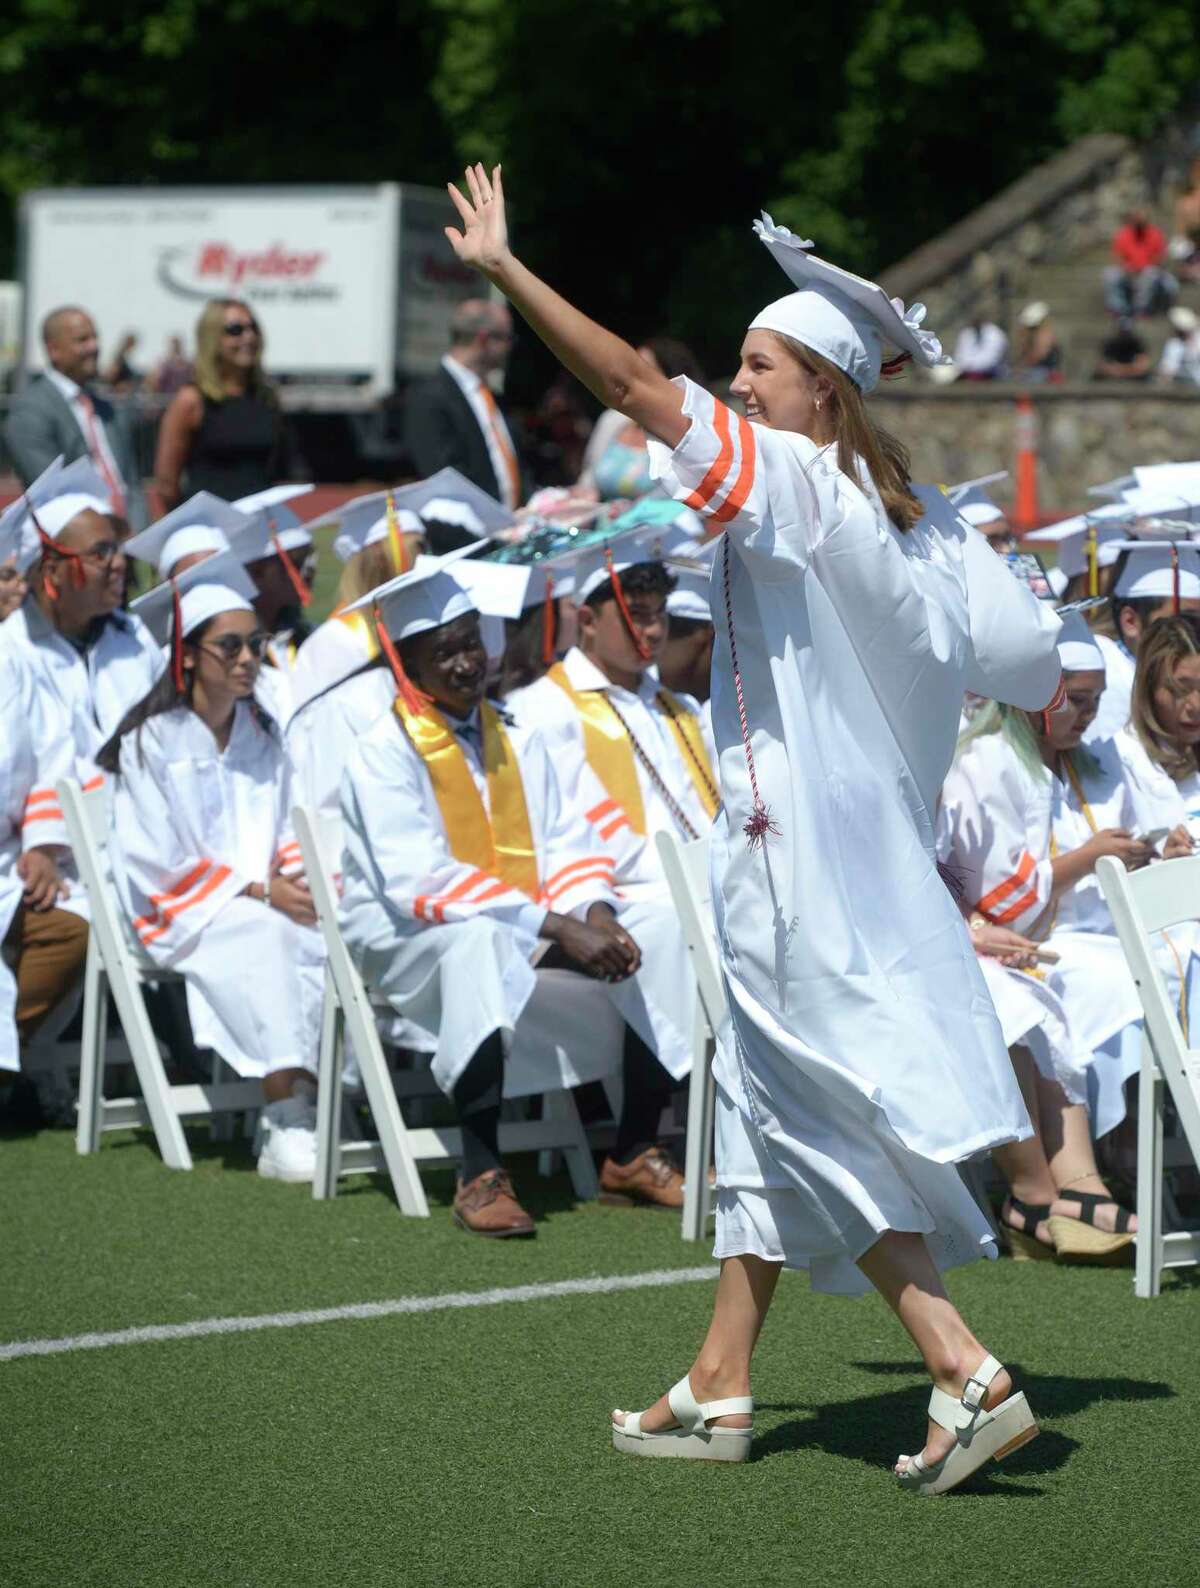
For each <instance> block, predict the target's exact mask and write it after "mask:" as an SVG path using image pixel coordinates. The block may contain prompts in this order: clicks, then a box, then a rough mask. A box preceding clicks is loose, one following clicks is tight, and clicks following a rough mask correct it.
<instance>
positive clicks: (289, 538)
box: [229, 485, 313, 607]
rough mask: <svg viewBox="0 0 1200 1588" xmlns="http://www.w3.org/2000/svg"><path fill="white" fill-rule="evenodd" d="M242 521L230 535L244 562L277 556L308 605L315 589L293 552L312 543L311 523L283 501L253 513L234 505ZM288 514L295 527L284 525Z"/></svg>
mask: <svg viewBox="0 0 1200 1588" xmlns="http://www.w3.org/2000/svg"><path fill="white" fill-rule="evenodd" d="M301 489H303V490H311V489H312V487H311V486H304V487H297V486H294V485H291V486H282V485H281V486H275V487H274V490H275V491H290V492H292V493H293V494H294V495H298V494H299V491H300V490H301ZM256 494H257V495H258V496H259V497H262V496H270V495H271V494H272V492H271V491H259V492H257V493H256ZM250 500H251V498H250V497H245V496H244V497H242V501H243V502H248V501H250ZM231 505H232V506H233V510H234V512H236V513H237V515H238V518H239V520H240V524H239V525H238V527H236V528H235V529H233V530H232V531H231V532H230V535H229V544H230V546H232V548H233V550H234V551H235V552H236V553H237V555H238V556H239V557H240V558H241V560H242V562H244V563H251V562H263V561H265V560H266V559H267V558H268V557H277V558H278V559H279V561H280V563H281V564H282V565H283V571H284V573H286V574H287V576H288V582H289V583H290V584H291V587H292V589H293V590H294V591H295V592H296V599H297V600H298V601H299V603H300V605H301V606H302V607H306V606H308V604H309V602H310V601H311V600H312V591H311V590H310V589H309V587H308V584H307V582H306V580H305V578H304V575H303V574H302V573H301V572H300V569H299V568H298V567H297V566H296V561H295V558H294V557H293V556H292V553H293V552H295V551H300V550H302V549H304V548H307V547H309V546H311V545H312V538H313V531H312V527H311V526H310V525H306V524H301V522H300V520H299V519H298V518H297V517H296V515H295V513H293V512H291V510H290V508H286V507H284V506H282V505H281V504H278V503H275V504H267V505H264V506H262V507H259V508H257V509H255V510H254V511H253V512H249V511H247V510H246V509H245V508H238V507H237V505H236V504H231ZM283 513H287V514H288V515H289V517H290V518H291V519H293V520H295V522H294V525H293V526H292V527H287V526H286V525H285V524H283V522H282V520H281V518H280V515H281V514H283Z"/></svg>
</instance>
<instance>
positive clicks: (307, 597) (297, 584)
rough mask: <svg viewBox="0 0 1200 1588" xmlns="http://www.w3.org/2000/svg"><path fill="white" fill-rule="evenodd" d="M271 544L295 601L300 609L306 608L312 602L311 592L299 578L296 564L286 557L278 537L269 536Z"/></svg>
mask: <svg viewBox="0 0 1200 1588" xmlns="http://www.w3.org/2000/svg"><path fill="white" fill-rule="evenodd" d="M271 544H272V546H274V548H275V555H276V556H277V557H278V558H279V560H280V562H281V563H282V564H283V571H284V573H286V574H287V576H288V578H289V579H290V580H291V582H292V589H293V590H294V591H295V592H296V598H297V600H298V601H299V602H300V605H301V606H302V607H306V606H307V605H308V604H309V602H310V601H311V600H312V591H311V590H310V589H309V588H308V586H307V585H306V584H305V582H304V579H303V578H302V576H301V573H300V570H299V568H297V567H296V564H295V563H294V562H293V561H292V559H291V558H290V557H289V556H288V554H287V552H286V551H285V550H284V549H283V545H282V544H281V542H280V539H279V536H278V535H276V534H272V536H271Z"/></svg>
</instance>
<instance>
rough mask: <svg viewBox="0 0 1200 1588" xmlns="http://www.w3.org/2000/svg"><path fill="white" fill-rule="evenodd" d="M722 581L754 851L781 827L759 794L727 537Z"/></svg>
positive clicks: (746, 828) (746, 830)
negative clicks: (735, 629)
mask: <svg viewBox="0 0 1200 1588" xmlns="http://www.w3.org/2000/svg"><path fill="white" fill-rule="evenodd" d="M721 555H722V577H723V583H724V593H725V627H726V630H727V631H728V634H729V659H730V661H731V662H732V664H733V689H734V693H735V695H736V696H737V708H738V722H739V724H740V726H741V730H742V747H743V749H744V750H745V752H746V770H747V771H748V772H749V774H750V793H751V796H752V798H753V801H754V808H753V810H752V811H751V813H750V815H749V816H748V817H747V818H746V821H745V823H744V825H743V827H742V831H743V832H744V833H745V835H746V841H747V843H748V844H749V845H750V848H751V849H757V848H758V847H759V845H760V844H763V843H765V842H766V840H767V836H768V835H770V836H771V837H773V838H778V836H779V833H780V830H781V829H780V827H779V824H778V822H776V821H775V820H774V819H773V818H772V816H771V812H770V809H769V808H768V807H767V805H766V804H765V803H764V801H763V797H762V795H761V794H760V793H759V791H758V773H757V771H756V770H755V766H754V748H753V746H752V745H751V743H750V721H749V718H748V716H747V714H746V697H745V694H744V693H743V690H742V673H741V669H740V668H739V666H738V659H737V640H736V639H735V638H734V633H733V603H732V602H731V601H730V599H729V536H728V534H726V536H725V544H724V546H723V547H722V550H721Z"/></svg>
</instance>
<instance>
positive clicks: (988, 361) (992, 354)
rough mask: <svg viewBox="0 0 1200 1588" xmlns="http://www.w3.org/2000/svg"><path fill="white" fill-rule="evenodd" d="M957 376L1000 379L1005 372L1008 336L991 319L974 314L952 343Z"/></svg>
mask: <svg viewBox="0 0 1200 1588" xmlns="http://www.w3.org/2000/svg"><path fill="white" fill-rule="evenodd" d="M954 367H955V369H956V370H957V371H958V376H959V379H960V380H1001V379H1002V378H1003V377H1004V376H1005V375H1006V374H1007V373H1008V338H1007V336H1005V334H1004V332H1003V331H1002V330H1001V329H1000V327H999V326H998V325H997V324H996V323H995V321H993V320H989V319H988V318H987V316H986V315H984V314H982V313H980V314H976V315H975V316H974V317H973V318H972V319H971V320H969V321H968V322H967V324H966V325H964V326H963V328H962V330H961V331H960V332H959V333H958V338H957V340H956V341H955V343H954Z"/></svg>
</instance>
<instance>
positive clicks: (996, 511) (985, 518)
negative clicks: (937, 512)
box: [956, 491, 1008, 529]
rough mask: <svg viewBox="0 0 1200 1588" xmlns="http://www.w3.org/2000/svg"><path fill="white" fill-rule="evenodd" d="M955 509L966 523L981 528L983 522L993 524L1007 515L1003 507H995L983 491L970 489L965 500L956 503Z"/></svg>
mask: <svg viewBox="0 0 1200 1588" xmlns="http://www.w3.org/2000/svg"><path fill="white" fill-rule="evenodd" d="M956 509H957V512H958V516H959V517H960V518H965V519H966V521H967V523H968V524H973V525H974V526H975V528H976V529H982V528H983V526H984V525H985V524H995V523H997V522H998V520H1000V519H1002V518H1004V519H1006V518H1007V517H1008V515H1007V514H1006V513H1005V511H1004V509H1003V508H1002V507H997V505H996V503H995V502H993V501H992V499H991V498H990V497H989V496H986V495H985V494H984V492H983V491H972V492H971V495H970V496H969V497H968V498H967V500H966V501H965V502H963V503H962V504H961V505H957V504H956Z"/></svg>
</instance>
